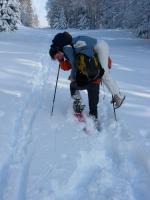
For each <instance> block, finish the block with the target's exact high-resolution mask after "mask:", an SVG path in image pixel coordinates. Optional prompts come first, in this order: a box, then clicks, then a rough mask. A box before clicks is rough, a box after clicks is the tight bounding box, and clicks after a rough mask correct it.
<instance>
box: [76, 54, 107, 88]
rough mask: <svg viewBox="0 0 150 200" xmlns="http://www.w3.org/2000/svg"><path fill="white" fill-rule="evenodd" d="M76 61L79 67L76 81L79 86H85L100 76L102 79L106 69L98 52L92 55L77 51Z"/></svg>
mask: <svg viewBox="0 0 150 200" xmlns="http://www.w3.org/2000/svg"><path fill="white" fill-rule="evenodd" d="M75 63H76V67H77V74H76V81H77V84H78V85H79V86H84V85H86V84H88V83H89V82H92V81H94V80H96V79H98V78H99V79H101V78H102V76H103V74H104V69H103V68H102V66H101V64H100V62H99V60H98V57H97V54H96V53H95V54H94V56H92V57H89V56H87V55H85V54H82V53H76V54H75Z"/></svg>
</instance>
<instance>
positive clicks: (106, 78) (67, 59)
mask: <svg viewBox="0 0 150 200" xmlns="http://www.w3.org/2000/svg"><path fill="white" fill-rule="evenodd" d="M108 49H109V48H108V45H107V43H106V42H105V41H101V42H99V41H97V40H96V39H95V38H92V37H88V36H77V37H74V38H72V36H71V35H70V34H69V33H68V32H63V33H58V34H57V35H56V36H55V37H54V39H53V40H52V45H51V47H50V50H49V54H50V56H51V58H52V59H54V60H58V61H59V63H60V67H61V68H62V69H63V70H69V69H71V74H70V80H71V83H70V92H71V97H72V98H73V99H74V103H73V109H74V111H75V112H82V110H83V108H84V106H83V105H82V102H81V96H80V93H79V90H85V89H86V90H87V92H88V99H89V115H91V116H92V117H93V118H95V119H97V118H98V113H97V104H98V102H99V85H100V82H101V79H102V81H103V82H104V84H105V85H106V86H107V88H108V89H109V91H110V92H111V94H112V96H113V99H112V101H113V102H114V106H115V108H118V107H120V105H121V104H122V102H123V100H124V98H125V97H124V96H123V95H121V93H120V91H119V87H118V85H117V84H116V82H115V81H114V80H113V79H112V78H111V76H110V75H109V73H108V70H109V69H108V61H109V60H110V59H109V52H108V51H109V50H108ZM78 54H82V55H85V56H86V57H88V58H93V57H94V58H97V60H98V65H99V67H98V68H99V74H96V75H94V76H95V77H92V78H91V77H90V78H89V77H88V79H87V77H86V76H85V75H83V74H82V73H81V72H80V70H79V65H80V61H82V59H81V58H80V59H78V60H77V55H78ZM88 64H89V61H88ZM88 64H87V65H88ZM91 64H92V63H91ZM86 74H87V73H86Z"/></svg>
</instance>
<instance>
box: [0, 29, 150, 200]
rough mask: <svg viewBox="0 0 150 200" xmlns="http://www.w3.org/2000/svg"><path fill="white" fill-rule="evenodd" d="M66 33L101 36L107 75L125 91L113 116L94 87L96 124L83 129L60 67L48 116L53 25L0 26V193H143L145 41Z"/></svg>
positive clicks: (147, 127) (111, 196)
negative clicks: (106, 48) (108, 59)
mask: <svg viewBox="0 0 150 200" xmlns="http://www.w3.org/2000/svg"><path fill="white" fill-rule="evenodd" d="M71 33H72V34H73V35H78V34H86V35H90V36H93V37H96V38H97V39H101V38H102V39H105V40H106V41H107V42H108V43H109V45H110V54H111V56H112V59H113V70H111V74H112V76H113V77H114V78H115V79H116V80H117V81H118V83H119V85H120V87H121V88H122V91H124V92H125V94H126V96H127V98H126V102H125V104H124V105H123V106H122V108H120V109H118V110H117V111H116V112H117V118H118V122H115V121H114V116H113V110H112V105H111V104H110V100H111V96H110V94H109V93H108V92H107V90H106V89H105V88H104V87H103V86H102V87H101V94H100V103H99V118H100V120H101V125H102V131H101V133H100V134H98V133H97V132H96V131H95V130H94V129H93V127H92V123H91V121H90V120H89V121H88V123H89V124H90V125H89V128H90V130H91V133H92V134H91V135H86V134H84V133H83V131H82V127H81V125H80V124H78V122H77V121H75V120H74V118H73V117H72V110H71V98H70V96H69V81H68V80H67V77H68V75H69V74H68V73H64V72H62V71H61V73H60V79H59V84H58V90H57V96H56V102H55V108H54V116H53V117H50V111H51V106H52V99H53V93H54V86H55V81H56V75H57V68H58V64H57V63H56V62H53V61H51V60H50V59H49V56H48V48H49V45H50V43H51V39H52V38H53V36H54V34H56V31H53V30H48V29H28V28H21V29H20V30H19V31H17V32H15V33H0V61H1V62H0V199H1V200H83V199H86V200H127V199H128V200H141V199H142V200H149V199H150V191H149V188H150V156H149V152H150V124H149V121H150V80H149V77H150V70H149V57H150V41H148V40H139V39H136V38H134V37H133V35H131V34H130V33H128V32H124V31H119V30H101V31H80V32H79V31H77V30H74V31H73V30H71ZM82 97H83V100H84V102H85V103H86V104H87V96H86V92H82ZM85 112H88V106H86V111H85Z"/></svg>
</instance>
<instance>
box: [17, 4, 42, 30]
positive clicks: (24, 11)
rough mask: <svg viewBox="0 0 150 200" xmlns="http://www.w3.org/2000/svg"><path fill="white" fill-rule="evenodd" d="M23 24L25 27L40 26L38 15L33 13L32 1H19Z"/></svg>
mask: <svg viewBox="0 0 150 200" xmlns="http://www.w3.org/2000/svg"><path fill="white" fill-rule="evenodd" d="M19 2H20V13H21V14H20V15H21V23H22V24H23V25H24V26H29V27H34V26H38V24H39V21H38V17H37V15H36V13H34V11H33V6H32V2H31V0H19Z"/></svg>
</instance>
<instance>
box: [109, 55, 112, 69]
mask: <svg viewBox="0 0 150 200" xmlns="http://www.w3.org/2000/svg"><path fill="white" fill-rule="evenodd" d="M111 67H112V59H111V57H108V68H109V69H111Z"/></svg>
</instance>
